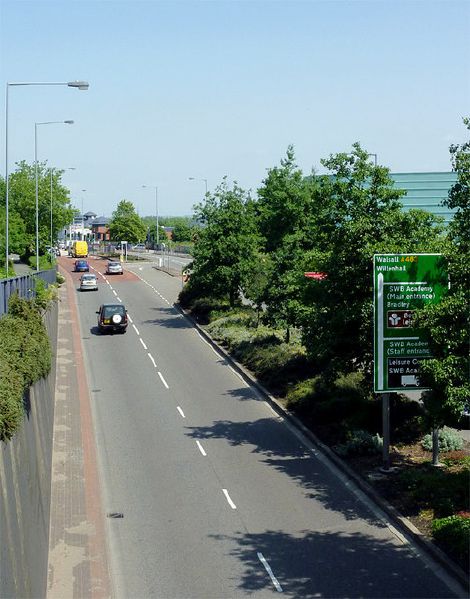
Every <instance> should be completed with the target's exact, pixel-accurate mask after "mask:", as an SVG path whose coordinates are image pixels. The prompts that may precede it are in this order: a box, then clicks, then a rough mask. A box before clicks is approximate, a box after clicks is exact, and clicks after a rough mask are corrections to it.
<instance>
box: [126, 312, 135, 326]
mask: <svg viewBox="0 0 470 599" xmlns="http://www.w3.org/2000/svg"><path fill="white" fill-rule="evenodd" d="M127 319H128V320H129V322H130V323H131V324H132V323H133V322H134V321H133V320H132V318H131V317H130V316H129V314H128V315H127Z"/></svg>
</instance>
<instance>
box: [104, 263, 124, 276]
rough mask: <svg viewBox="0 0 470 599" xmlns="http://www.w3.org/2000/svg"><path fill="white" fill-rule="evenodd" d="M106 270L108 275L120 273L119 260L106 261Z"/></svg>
mask: <svg viewBox="0 0 470 599" xmlns="http://www.w3.org/2000/svg"><path fill="white" fill-rule="evenodd" d="M106 272H107V273H108V275H122V274H123V272H122V266H121V263H120V262H108V265H107V266H106Z"/></svg>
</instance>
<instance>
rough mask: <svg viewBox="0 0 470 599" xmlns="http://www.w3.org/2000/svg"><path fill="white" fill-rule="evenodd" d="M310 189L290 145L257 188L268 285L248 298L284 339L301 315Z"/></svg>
mask: <svg viewBox="0 0 470 599" xmlns="http://www.w3.org/2000/svg"><path fill="white" fill-rule="evenodd" d="M316 190H317V184H316V179H315V178H305V177H304V175H303V174H302V171H301V170H300V169H299V168H298V167H297V165H296V163H295V155H294V149H293V147H292V146H289V147H288V149H287V153H286V157H285V158H284V159H282V160H281V164H280V166H276V167H274V168H272V169H270V170H269V171H268V175H267V177H266V179H265V180H264V181H263V185H262V187H261V188H260V189H258V201H257V203H256V209H257V215H258V226H259V230H260V233H261V235H262V237H263V245H264V248H263V249H264V252H265V254H266V255H267V256H268V257H269V260H268V261H267V265H266V267H267V269H268V270H267V272H266V276H267V278H268V284H267V285H266V287H265V290H264V294H263V297H257V298H256V299H255V298H253V299H254V301H255V302H256V303H257V304H259V301H260V300H261V301H262V303H263V304H264V305H265V306H266V313H265V316H264V317H265V320H267V321H268V322H270V323H271V324H273V325H274V326H278V327H282V328H284V329H285V331H286V340H289V337H290V329H291V327H295V326H297V325H298V324H299V315H300V313H301V311H302V307H301V305H300V303H299V299H300V291H301V284H302V273H301V270H300V268H299V262H300V261H301V260H302V256H303V254H304V253H305V252H306V251H307V250H309V249H311V248H312V245H313V238H312V234H311V233H312V231H311V220H312V209H313V207H314V201H313V198H314V196H315V194H316ZM257 295H258V296H259V292H258V294H257ZM250 299H252V298H250Z"/></svg>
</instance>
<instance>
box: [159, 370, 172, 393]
mask: <svg viewBox="0 0 470 599" xmlns="http://www.w3.org/2000/svg"><path fill="white" fill-rule="evenodd" d="M158 376H159V377H160V378H161V380H162V383H163V384H164V385H165V387H166V388H167V389H169V388H170V387H168V385H167V382H166V381H165V379H164V378H163V375H162V373H161V372H160V371H159V372H158Z"/></svg>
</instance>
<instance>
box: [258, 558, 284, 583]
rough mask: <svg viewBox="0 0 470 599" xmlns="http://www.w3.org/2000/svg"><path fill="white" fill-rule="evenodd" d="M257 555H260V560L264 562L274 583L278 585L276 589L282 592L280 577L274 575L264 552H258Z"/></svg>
mask: <svg viewBox="0 0 470 599" xmlns="http://www.w3.org/2000/svg"><path fill="white" fill-rule="evenodd" d="M257 556H258V559H259V561H260V562H261V563H262V564H263V566H264V568H265V570H266V572H267V573H268V574H269V578H270V579H271V581H272V583H273V585H274V586H275V587H276V591H278V592H279V593H282V587H281V585H280V584H279V581H278V579H277V578H276V577H275V576H274V574H273V571H272V570H271V566H270V565H269V564H268V562H267V561H266V559H265V557H264V555H263V554H262V553H259V552H258V553H257Z"/></svg>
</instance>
